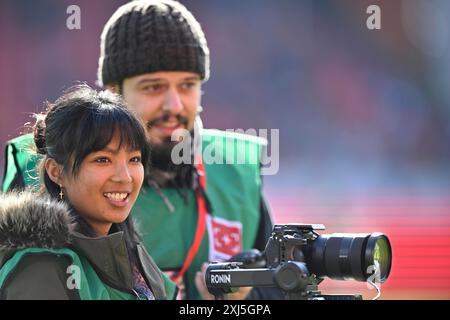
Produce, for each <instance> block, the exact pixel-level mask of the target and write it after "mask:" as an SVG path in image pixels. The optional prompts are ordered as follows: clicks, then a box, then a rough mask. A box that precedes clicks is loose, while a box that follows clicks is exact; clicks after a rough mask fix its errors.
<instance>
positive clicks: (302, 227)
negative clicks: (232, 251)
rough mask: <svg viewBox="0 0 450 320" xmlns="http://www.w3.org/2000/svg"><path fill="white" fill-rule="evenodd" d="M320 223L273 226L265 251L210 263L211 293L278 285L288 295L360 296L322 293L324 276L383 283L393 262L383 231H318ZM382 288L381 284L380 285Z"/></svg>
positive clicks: (208, 280)
mask: <svg viewBox="0 0 450 320" xmlns="http://www.w3.org/2000/svg"><path fill="white" fill-rule="evenodd" d="M318 230H325V227H324V226H323V225H321V224H282V225H275V226H274V228H273V231H272V234H271V236H270V238H269V240H268V242H267V244H266V247H265V250H264V253H262V254H261V253H259V251H257V250H252V251H249V252H244V253H243V254H241V255H240V256H239V257H235V258H234V259H233V261H227V262H220V263H211V264H209V266H208V268H207V270H206V274H205V278H206V279H205V280H206V286H207V288H208V291H209V292H210V293H211V294H213V295H214V296H215V297H216V299H223V297H224V295H225V294H227V293H232V292H233V291H234V290H235V288H237V287H246V286H251V287H276V288H279V289H280V290H281V291H282V292H283V293H284V294H285V297H286V298H287V299H301V300H322V299H323V300H332V299H351V300H359V299H362V297H361V295H358V294H349V295H322V294H321V292H320V291H319V289H318V285H319V284H320V282H322V281H323V280H324V279H325V278H330V279H335V280H354V281H364V282H365V281H367V282H370V283H371V284H373V285H374V286H375V287H376V285H375V282H377V283H383V282H385V281H386V279H387V278H388V276H389V273H390V270H391V265H392V248H391V244H390V241H389V239H388V237H387V236H386V235H384V234H382V233H333V234H322V235H321V234H318V233H317V232H316V231H318ZM377 289H378V288H377Z"/></svg>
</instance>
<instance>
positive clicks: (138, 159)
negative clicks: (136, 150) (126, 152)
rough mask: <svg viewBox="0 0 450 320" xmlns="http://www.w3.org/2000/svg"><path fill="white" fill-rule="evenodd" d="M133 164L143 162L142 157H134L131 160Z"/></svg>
mask: <svg viewBox="0 0 450 320" xmlns="http://www.w3.org/2000/svg"><path fill="white" fill-rule="evenodd" d="M130 161H131V162H142V158H141V157H133V158H131V160H130Z"/></svg>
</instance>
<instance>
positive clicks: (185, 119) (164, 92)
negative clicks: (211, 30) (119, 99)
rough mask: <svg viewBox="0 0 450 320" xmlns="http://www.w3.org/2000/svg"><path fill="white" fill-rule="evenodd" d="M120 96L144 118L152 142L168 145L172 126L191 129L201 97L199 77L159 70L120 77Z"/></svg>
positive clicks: (194, 74) (192, 74)
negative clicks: (122, 78) (121, 78)
mask: <svg viewBox="0 0 450 320" xmlns="http://www.w3.org/2000/svg"><path fill="white" fill-rule="evenodd" d="M122 95H123V97H124V99H125V101H126V102H127V104H128V105H129V106H130V108H132V109H134V110H135V111H136V112H137V114H138V115H139V116H140V117H141V119H142V120H143V121H144V124H145V125H146V128H147V137H148V139H149V140H150V142H151V143H152V144H153V145H162V144H170V137H171V135H172V133H173V132H174V131H175V130H176V129H186V130H189V131H191V130H192V129H193V127H194V120H195V117H196V115H197V112H198V109H199V106H200V100H201V80H200V77H199V75H197V74H196V73H192V72H181V71H173V72H172V71H162V72H153V73H146V74H142V75H138V76H134V77H131V78H127V79H125V80H124V82H123V84H122Z"/></svg>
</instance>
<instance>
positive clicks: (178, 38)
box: [97, 0, 209, 86]
mask: <svg viewBox="0 0 450 320" xmlns="http://www.w3.org/2000/svg"><path fill="white" fill-rule="evenodd" d="M158 71H190V72H194V73H197V74H199V75H200V78H201V79H202V80H205V81H206V80H207V79H208V77H209V49H208V46H207V43H206V39H205V35H204V33H203V31H202V28H201V26H200V24H199V23H198V22H197V20H196V19H195V18H194V16H193V15H192V14H191V13H190V12H189V11H188V10H187V9H186V7H185V6H183V5H182V4H180V3H179V2H176V1H171V0H161V1H157V0H135V1H131V2H129V3H127V4H125V5H123V6H121V7H120V8H119V9H117V11H116V12H115V13H114V14H113V15H112V16H111V18H110V19H109V20H108V22H107V23H106V25H105V27H104V29H103V32H102V35H101V38H100V59H99V66H98V73H97V77H98V84H99V85H100V86H104V85H108V84H113V83H120V82H122V81H123V80H124V79H125V78H128V77H132V76H136V75H139V74H143V73H148V72H158Z"/></svg>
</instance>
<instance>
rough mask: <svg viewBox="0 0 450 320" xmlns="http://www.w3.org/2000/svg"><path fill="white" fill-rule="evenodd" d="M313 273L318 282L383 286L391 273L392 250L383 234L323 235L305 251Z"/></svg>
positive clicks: (310, 243) (311, 242)
mask: <svg viewBox="0 0 450 320" xmlns="http://www.w3.org/2000/svg"><path fill="white" fill-rule="evenodd" d="M303 252H304V254H305V257H306V260H307V264H308V266H309V269H310V272H311V273H313V274H315V275H316V276H317V277H319V278H324V277H328V278H331V279H336V280H357V281H367V279H368V278H369V277H370V276H371V275H372V274H374V272H375V279H374V281H378V282H384V281H385V280H386V278H387V277H388V275H389V272H390V270H391V260H392V250H391V245H390V242H389V239H388V238H387V237H386V236H385V235H384V234H382V233H372V234H368V233H356V234H353V233H333V234H323V235H320V236H318V237H317V238H316V239H315V240H313V241H310V242H309V243H308V245H307V246H306V247H305V248H304V249H303Z"/></svg>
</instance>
